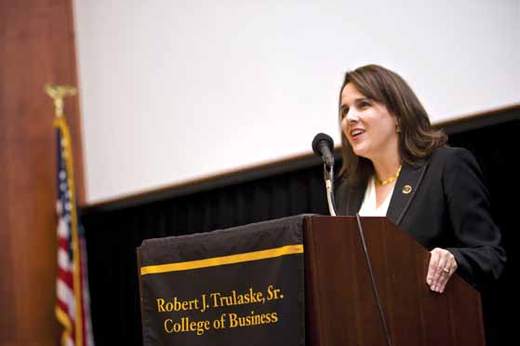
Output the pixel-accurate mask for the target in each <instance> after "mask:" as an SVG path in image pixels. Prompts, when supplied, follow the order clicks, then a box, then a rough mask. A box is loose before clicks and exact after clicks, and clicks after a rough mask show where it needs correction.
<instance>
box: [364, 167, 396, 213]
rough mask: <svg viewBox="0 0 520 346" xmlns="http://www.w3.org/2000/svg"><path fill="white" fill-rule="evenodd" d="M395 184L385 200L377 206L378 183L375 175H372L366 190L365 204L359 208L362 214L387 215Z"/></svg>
mask: <svg viewBox="0 0 520 346" xmlns="http://www.w3.org/2000/svg"><path fill="white" fill-rule="evenodd" d="M394 188H395V184H394V186H393V187H392V190H390V192H388V195H386V197H385V200H384V201H383V203H381V205H380V206H379V208H378V207H376V204H377V202H376V184H375V181H374V177H373V176H372V177H370V179H369V181H368V185H367V189H366V190H365V197H364V198H363V204H362V205H361V209H360V210H359V215H360V216H386V212H387V211H388V206H389V205H390V200H391V199H392V194H393V192H394Z"/></svg>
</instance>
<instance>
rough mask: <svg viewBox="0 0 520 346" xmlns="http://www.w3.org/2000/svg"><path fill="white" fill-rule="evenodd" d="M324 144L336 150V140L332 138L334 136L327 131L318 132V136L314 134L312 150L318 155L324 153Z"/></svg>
mask: <svg viewBox="0 0 520 346" xmlns="http://www.w3.org/2000/svg"><path fill="white" fill-rule="evenodd" d="M322 145H326V146H327V147H328V148H329V150H330V151H331V152H332V150H334V140H333V139H332V137H331V136H329V135H327V134H325V133H318V134H317V135H316V136H314V139H313V140H312V150H313V151H314V153H316V155H318V156H322V155H323V153H322V152H321V146H322Z"/></svg>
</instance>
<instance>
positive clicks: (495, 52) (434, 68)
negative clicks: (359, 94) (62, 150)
mask: <svg viewBox="0 0 520 346" xmlns="http://www.w3.org/2000/svg"><path fill="white" fill-rule="evenodd" d="M75 19H76V22H75V25H76V36H77V48H78V65H79V74H80V75H79V77H80V78H79V80H80V96H81V106H82V121H83V131H84V133H83V140H84V159H85V167H86V175H85V176H86V191H87V202H88V203H96V202H101V201H105V200H110V199H114V198H120V197H123V196H126V195H131V194H135V193H139V192H143V191H148V190H152V189H157V188H160V187H163V186H168V185H175V184H183V183H185V182H189V181H193V180H195V179H200V178H204V177H208V176H212V175H215V174H220V173H222V172H228V171H235V170H240V169H241V168H244V167H248V166H254V165H258V164H263V163H267V162H271V161H274V160H281V159H284V158H287V157H292V156H295V155H299V154H302V153H306V152H309V151H310V142H311V140H312V138H313V136H314V134H316V133H317V132H326V133H329V134H331V135H332V136H333V137H334V139H335V141H336V143H339V130H338V125H337V101H338V100H337V99H338V92H339V90H338V88H339V86H340V85H341V82H342V77H343V74H344V72H345V71H346V70H349V69H353V68H355V67H358V66H360V65H363V64H367V63H378V64H381V65H384V66H386V67H388V68H390V69H393V70H395V71H396V72H398V73H399V74H401V75H402V76H403V77H404V78H405V79H406V80H407V81H408V82H409V83H410V85H411V86H412V88H413V89H414V90H415V91H416V93H417V94H418V96H419V98H420V99H421V100H422V101H423V103H424V105H425V107H426V109H427V110H428V111H429V113H430V115H431V118H432V120H433V122H439V121H443V120H448V119H451V118H453V117H456V116H460V115H466V114H471V113H476V112H482V111H486V110H489V109H494V108H499V107H503V106H508V105H512V104H517V103H519V102H520V72H519V67H518V63H519V62H520V50H519V47H518V46H519V42H520V30H519V28H520V26H519V25H520V24H519V22H520V6H519V2H518V1H516V0H503V1H487V0H453V1H445V0H443V1H436V2H431V1H425V0H420V1H394V2H391V5H390V3H389V2H387V1H382V0H381V1H364V2H360V1H359V2H352V1H338V0H337V1H321V2H318V1H301V0H300V1H297V0H292V1H291V0H289V1H279V0H278V1H266V0H264V1H253V0H246V1H232V0H227V1H226V0H224V1H200V0H189V1H188V0H186V1H184V0H175V1H167V0H154V1H144V0H139V1H138V0H113V1H111V2H110V3H108V2H104V1H87V0H81V1H80V0H77V1H75Z"/></svg>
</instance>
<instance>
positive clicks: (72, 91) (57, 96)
mask: <svg viewBox="0 0 520 346" xmlns="http://www.w3.org/2000/svg"><path fill="white" fill-rule="evenodd" d="M44 90H45V92H46V93H47V95H49V96H50V97H51V98H52V99H53V101H54V113H55V118H54V126H55V127H56V128H58V129H59V130H60V131H61V133H62V135H63V139H62V140H63V141H64V143H63V145H62V146H63V148H64V156H65V162H66V170H67V172H68V174H67V178H68V186H69V189H70V205H71V228H72V251H73V283H74V290H73V292H74V303H75V304H74V308H75V318H74V339H75V346H83V299H82V298H83V296H82V295H83V292H82V291H81V289H82V287H81V286H82V285H81V275H80V274H81V258H80V256H81V255H80V249H79V232H78V216H77V210H76V194H75V192H76V188H75V185H74V170H73V168H74V165H73V157H72V148H71V145H72V141H71V137H70V132H69V129H68V126H67V121H66V119H65V116H64V112H63V108H64V102H63V100H64V98H65V97H69V96H74V95H76V94H77V89H76V88H75V87H73V86H69V85H52V84H47V85H45V87H44ZM57 316H58V318H60V316H61V314H60V313H57ZM69 325H70V324H69Z"/></svg>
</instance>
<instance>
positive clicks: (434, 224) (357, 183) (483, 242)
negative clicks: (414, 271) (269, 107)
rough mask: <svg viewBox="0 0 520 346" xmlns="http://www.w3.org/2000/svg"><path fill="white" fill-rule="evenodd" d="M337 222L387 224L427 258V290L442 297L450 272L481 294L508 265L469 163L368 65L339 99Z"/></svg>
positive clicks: (392, 80) (349, 76)
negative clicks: (352, 218)
mask: <svg viewBox="0 0 520 346" xmlns="http://www.w3.org/2000/svg"><path fill="white" fill-rule="evenodd" d="M339 122H340V126H341V130H342V131H341V132H342V156H343V166H342V168H341V171H340V177H341V182H340V185H339V187H338V189H337V191H336V201H337V209H338V210H337V212H338V214H339V215H355V214H356V213H359V215H361V216H386V217H388V218H389V219H390V220H392V221H393V222H394V223H395V224H396V225H398V226H399V227H400V228H401V229H403V230H405V231H407V232H409V233H410V234H411V235H412V236H413V237H414V238H415V239H416V240H417V241H418V242H419V243H421V244H422V245H423V246H425V247H426V248H427V249H428V250H430V253H431V256H430V261H429V266H428V273H427V276H426V283H427V284H428V286H429V287H430V289H431V290H432V291H434V292H439V293H442V292H443V291H444V288H445V286H446V283H447V282H448V280H449V279H450V277H451V275H453V273H454V272H457V273H459V275H461V276H462V277H463V278H464V279H466V281H468V282H469V283H471V284H472V285H474V286H477V287H478V286H479V285H482V284H484V283H485V282H487V281H490V280H493V279H497V278H498V277H499V276H500V273H501V272H502V269H503V266H504V263H505V260H506V257H505V252H504V250H503V248H502V247H501V245H500V238H501V236H500V231H499V229H498V227H497V226H496V225H495V223H494V222H493V220H492V218H491V215H490V212H489V197H488V192H487V189H486V187H485V186H484V184H483V182H482V177H481V171H480V168H479V166H478V164H477V162H476V160H475V158H474V157H473V155H472V154H471V153H470V152H469V151H467V150H465V149H462V148H453V147H449V146H447V145H446V141H447V137H446V135H445V134H444V133H443V132H441V131H437V130H434V129H433V128H432V127H431V124H430V121H429V119H428V115H427V113H426V111H425V110H424V108H423V106H422V105H421V103H420V102H419V100H418V98H417V96H416V95H415V94H414V92H413V91H412V90H411V89H410V87H409V86H408V84H407V83H406V82H405V81H404V80H403V79H402V78H401V77H400V76H399V75H397V74H396V73H394V72H392V71H390V70H388V69H386V68H384V67H381V66H378V65H367V66H363V67H360V68H358V69H356V70H354V71H350V72H347V73H346V75H345V80H344V82H343V85H342V87H341V91H340V102H339Z"/></svg>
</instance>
